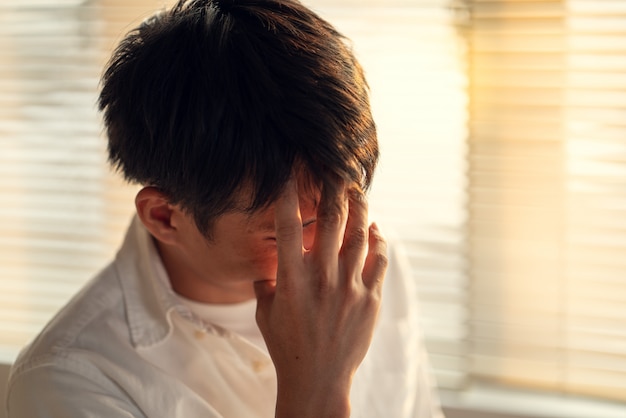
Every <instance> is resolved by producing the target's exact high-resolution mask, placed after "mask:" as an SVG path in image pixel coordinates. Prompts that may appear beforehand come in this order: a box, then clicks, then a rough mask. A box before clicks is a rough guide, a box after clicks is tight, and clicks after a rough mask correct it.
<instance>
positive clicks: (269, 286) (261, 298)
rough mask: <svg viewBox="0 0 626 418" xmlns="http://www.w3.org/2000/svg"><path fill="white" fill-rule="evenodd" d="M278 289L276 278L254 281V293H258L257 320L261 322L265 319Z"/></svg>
mask: <svg viewBox="0 0 626 418" xmlns="http://www.w3.org/2000/svg"><path fill="white" fill-rule="evenodd" d="M275 291H276V282H275V281H274V280H259V281H256V282H254V294H255V295H256V301H257V302H256V321H257V324H259V326H260V325H261V324H260V320H262V319H264V318H265V317H266V316H267V313H268V312H269V308H270V306H271V304H272V300H273V299H274V292H275Z"/></svg>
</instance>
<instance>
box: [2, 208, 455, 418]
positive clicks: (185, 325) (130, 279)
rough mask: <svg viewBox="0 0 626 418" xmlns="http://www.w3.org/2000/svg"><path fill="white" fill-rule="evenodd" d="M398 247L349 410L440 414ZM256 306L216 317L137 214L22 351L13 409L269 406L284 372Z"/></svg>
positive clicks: (399, 416) (76, 413)
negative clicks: (102, 263) (279, 371)
mask: <svg viewBox="0 0 626 418" xmlns="http://www.w3.org/2000/svg"><path fill="white" fill-rule="evenodd" d="M390 248H392V250H391V251H390V254H389V255H390V266H389V269H388V274H387V277H386V279H385V285H384V286H385V288H384V291H383V292H384V293H383V305H382V308H381V313H380V317H379V322H378V324H377V328H376V332H375V335H374V339H373V342H372V345H371V346H370V349H369V351H368V354H367V356H366V358H365V360H364V361H363V363H362V365H361V367H360V368H359V370H358V371H357V374H356V376H355V378H354V383H353V386H352V391H351V404H352V417H355V418H377V417H381V418H387V417H391V418H409V417H410V418H418V417H419V418H435V417H437V418H439V417H442V416H443V415H441V412H440V408H439V404H438V401H437V398H436V396H435V395H434V391H433V390H432V388H431V385H430V383H429V379H428V367H429V366H428V361H427V357H426V355H425V351H424V348H423V346H422V344H421V340H420V336H419V331H418V328H417V313H416V312H415V299H414V295H415V294H414V292H413V289H412V288H411V282H410V281H408V280H406V279H407V278H408V275H407V274H406V264H405V262H404V261H403V258H402V257H401V256H400V254H398V253H397V252H396V251H395V250H394V246H393V245H390ZM250 306H253V305H246V306H243V308H242V307H241V306H240V307H237V306H233V307H232V308H233V309H234V310H237V309H238V308H241V309H240V310H241V312H239V313H238V314H237V315H244V317H245V315H246V312H247V315H249V318H248V325H246V324H245V322H244V323H243V328H240V327H239V326H240V325H241V322H240V323H239V325H233V324H232V323H230V324H229V321H228V319H226V320H224V318H223V316H222V319H220V315H222V314H224V312H217V311H215V310H212V309H211V307H210V306H209V307H208V308H207V309H205V308H203V307H202V306H196V305H194V304H193V303H191V304H190V303H189V301H185V300H184V299H182V298H181V297H179V296H178V295H176V294H175V293H174V292H173V291H172V289H171V286H170V284H169V279H168V277H167V274H166V271H165V269H164V267H163V265H162V263H161V260H160V258H159V256H158V253H157V251H156V248H155V246H154V243H153V241H152V238H151V236H150V235H149V233H148V232H147V231H146V230H145V228H144V227H143V225H142V224H141V222H139V221H138V220H137V219H136V218H135V219H134V220H133V223H132V225H131V227H130V228H129V231H128V233H127V236H126V239H125V241H124V244H123V245H122V248H121V249H120V251H119V252H118V254H117V256H116V258H115V260H114V261H113V262H112V263H111V264H110V265H109V266H108V267H106V268H105V269H104V270H103V271H102V272H101V273H100V274H99V275H98V276H97V277H95V278H94V279H93V280H92V281H91V282H90V283H88V284H87V285H86V286H85V288H84V289H83V290H82V291H81V292H80V293H78V294H77V295H76V296H75V297H74V298H73V299H72V300H71V301H70V302H69V304H68V305H67V306H66V307H65V308H63V309H62V310H61V311H60V312H59V314H57V316H56V317H55V318H54V319H53V320H52V321H51V322H50V323H49V324H48V325H47V326H46V328H45V329H44V330H43V331H42V332H41V334H40V335H39V336H38V337H37V338H36V339H35V340H34V341H33V342H32V343H31V344H30V345H29V346H28V347H26V348H25V349H24V350H23V351H22V353H21V354H20V356H19V357H18V359H17V360H16V363H15V364H14V366H13V368H12V370H11V375H10V378H9V384H8V388H7V408H8V416H9V417H11V418H24V417H41V418H43V417H46V418H61V417H63V418H67V417H72V418H81V417H137V418H138V417H182V418H195V417H198V418H200V417H202V418H218V417H219V418H222V417H223V418H248V417H250V418H255V417H259V418H270V417H273V416H274V408H275V400H276V374H275V370H274V366H273V363H272V361H271V359H270V357H269V355H268V354H267V351H266V349H265V347H264V343H262V339H261V342H259V340H258V338H257V337H256V336H255V333H256V332H258V331H255V330H256V323H255V320H254V310H253V309H251V308H250ZM226 310H228V308H226ZM229 327H230V328H229ZM238 327H239V328H238ZM250 330H252V331H250ZM256 335H258V334H256Z"/></svg>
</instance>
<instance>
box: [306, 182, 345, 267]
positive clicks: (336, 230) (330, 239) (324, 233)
mask: <svg viewBox="0 0 626 418" xmlns="http://www.w3.org/2000/svg"><path fill="white" fill-rule="evenodd" d="M347 213H348V197H347V190H346V187H345V183H344V182H343V181H339V182H338V184H336V185H334V186H332V185H329V186H326V187H324V188H323V190H322V196H321V199H320V203H319V207H318V209H317V223H316V230H315V241H314V242H313V247H312V249H311V253H312V255H313V256H314V257H315V258H316V259H317V260H318V261H330V260H335V261H336V260H337V257H338V254H339V249H340V247H341V243H342V241H343V234H344V231H345V225H346V219H347ZM332 264H333V265H336V262H335V263H332Z"/></svg>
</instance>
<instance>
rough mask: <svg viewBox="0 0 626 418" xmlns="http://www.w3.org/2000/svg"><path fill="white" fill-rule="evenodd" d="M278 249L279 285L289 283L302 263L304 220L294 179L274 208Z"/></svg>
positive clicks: (288, 183) (277, 278) (288, 184)
mask: <svg viewBox="0 0 626 418" xmlns="http://www.w3.org/2000/svg"><path fill="white" fill-rule="evenodd" d="M274 212H275V213H274V225H275V226H274V227H275V229H276V249H277V254H278V270H277V277H276V281H277V285H279V286H281V283H280V282H283V284H285V285H287V284H288V283H287V281H288V280H289V279H290V278H292V277H294V275H295V274H296V273H297V272H298V271H299V267H300V265H301V263H302V254H303V245H302V219H301V216H300V205H299V202H298V185H297V183H296V181H295V180H294V179H293V178H292V179H290V180H289V181H288V182H287V185H286V186H285V190H284V191H283V192H282V193H281V195H280V196H279V198H278V199H277V200H276V205H275V207H274Z"/></svg>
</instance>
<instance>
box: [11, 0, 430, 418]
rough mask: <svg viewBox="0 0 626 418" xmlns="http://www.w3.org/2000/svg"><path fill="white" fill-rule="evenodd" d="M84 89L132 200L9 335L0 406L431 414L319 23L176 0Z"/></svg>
mask: <svg viewBox="0 0 626 418" xmlns="http://www.w3.org/2000/svg"><path fill="white" fill-rule="evenodd" d="M99 103H100V108H101V109H102V110H103V112H104V120H105V125H106V130H107V134H108V140H109V156H110V160H111V161H112V163H113V164H114V165H115V166H116V167H117V168H119V169H120V170H121V171H122V172H123V173H124V175H125V177H126V178H127V179H129V180H130V181H134V182H137V183H140V184H142V185H143V188H142V189H141V190H140V191H139V193H138V194H137V197H136V201H135V204H136V208H137V216H136V217H135V219H134V220H133V223H132V224H131V226H130V228H129V231H128V234H127V237H126V239H125V242H124V244H123V246H122V248H121V249H120V251H119V253H118V255H117V257H116V259H115V260H114V261H113V262H112V263H111V264H110V265H109V266H108V267H107V268H106V269H104V270H103V271H102V272H101V273H100V274H99V275H98V276H97V277H96V278H95V279H94V280H92V281H91V282H90V283H89V284H88V285H87V286H86V287H85V289H83V290H82V291H81V292H80V293H79V294H78V295H77V296H76V297H75V298H74V299H73V300H72V301H71V302H70V303H69V304H68V306H66V307H65V308H64V309H63V310H62V311H61V312H60V313H59V314H58V315H57V316H56V317H55V318H54V319H53V320H52V321H51V323H50V324H49V325H48V326H47V327H46V328H45V329H44V331H43V332H42V333H41V334H40V335H39V336H38V337H37V338H36V339H35V341H34V342H33V343H32V344H31V345H30V346H29V347H27V348H26V349H25V350H24V351H23V352H22V353H21V355H20V357H19V358H18V360H17V362H16V364H15V365H14V367H13V369H12V373H11V377H10V383H9V388H8V400H7V405H8V412H9V416H11V417H185V418H187V417H235V418H240V417H271V416H275V417H309V416H310V417H316V418H319V417H348V416H353V417H394V418H396V417H398V418H402V417H420V418H421V417H435V416H440V415H439V414H440V411H439V408H438V405H437V403H436V400H435V399H434V397H433V396H432V393H431V388H430V386H429V384H428V379H427V375H426V373H427V370H426V367H427V364H426V361H425V357H423V355H422V354H423V351H422V349H421V347H420V346H419V344H418V343H419V339H418V334H417V333H416V331H415V326H414V325H415V321H416V317H415V314H414V312H413V310H412V307H411V305H410V304H409V303H408V302H407V299H406V297H407V295H409V296H410V294H411V292H410V291H409V290H408V289H407V286H409V282H407V281H406V280H404V278H405V275H404V274H403V271H402V265H401V264H399V262H398V257H397V256H396V254H395V253H393V252H390V253H389V256H388V254H387V246H386V242H385V240H384V239H383V237H382V236H381V234H380V232H379V231H378V228H377V227H376V226H375V224H371V225H369V224H368V222H369V221H368V215H367V202H366V198H365V196H364V192H365V191H366V190H367V188H368V187H369V185H370V182H371V180H372V175H373V171H374V168H375V166H376V162H377V159H378V146H377V140H376V131H375V126H374V122H373V120H372V116H371V113H370V108H369V99H368V92H367V87H366V83H365V80H364V77H363V72H362V70H361V68H360V66H359V64H358V63H357V62H356V60H355V58H354V56H353V55H352V53H351V51H350V49H349V48H348V47H347V46H346V43H345V41H344V39H343V38H342V36H341V35H340V34H339V33H337V32H336V31H335V29H334V28H333V27H332V26H330V25H329V24H328V23H327V22H325V21H324V20H322V19H320V18H319V17H318V16H317V15H315V14H314V13H313V12H311V11H310V10H308V9H307V8H305V7H304V6H303V5H301V4H300V3H297V2H296V1H293V0H239V1H237V0H230V1H228V0H221V1H216V0H182V1H180V2H179V3H178V4H177V5H176V6H174V7H173V8H172V9H171V10H169V11H165V12H162V13H160V14H157V15H155V16H154V17H152V18H150V19H149V20H147V21H146V22H144V23H143V24H142V25H141V26H140V27H139V28H137V29H136V30H134V31H132V32H131V33H129V34H128V36H127V37H126V38H125V39H124V40H123V41H122V43H121V44H120V46H119V47H118V48H117V50H116V51H115V53H114V55H113V57H112V59H111V61H110V63H109V65H108V67H107V69H106V71H105V74H104V76H103V81H102V92H101V95H100V101H99ZM388 260H389V261H390V262H389V261H388ZM388 264H389V268H387V266H388ZM385 276H387V278H386V280H384V278H385ZM383 285H384V287H385V292H384V293H383ZM383 294H384V296H383ZM383 300H384V301H383ZM381 301H383V306H382V310H381V314H380V315H379V310H380V309H379V308H380V305H381ZM257 324H258V326H257ZM372 339H373V340H372ZM370 345H371V346H370ZM357 369H358V370H357Z"/></svg>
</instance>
